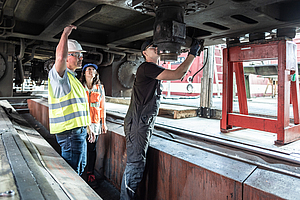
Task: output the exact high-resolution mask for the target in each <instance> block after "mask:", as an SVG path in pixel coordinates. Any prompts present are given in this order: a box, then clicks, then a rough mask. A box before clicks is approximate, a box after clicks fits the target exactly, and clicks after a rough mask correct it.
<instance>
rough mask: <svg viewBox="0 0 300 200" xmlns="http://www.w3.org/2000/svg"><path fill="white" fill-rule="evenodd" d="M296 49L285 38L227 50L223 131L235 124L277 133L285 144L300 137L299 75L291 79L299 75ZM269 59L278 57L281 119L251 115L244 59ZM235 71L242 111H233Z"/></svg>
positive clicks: (224, 72) (225, 52) (221, 124)
mask: <svg viewBox="0 0 300 200" xmlns="http://www.w3.org/2000/svg"><path fill="white" fill-rule="evenodd" d="M296 48H297V47H296V44H295V43H294V42H292V41H288V40H286V39H281V40H272V41H264V42H261V43H255V44H245V45H240V46H233V47H228V48H226V49H224V50H223V55H224V59H223V94H222V119H221V121H220V128H221V132H223V133H224V132H230V131H232V130H233V127H234V126H235V127H242V128H250V129H255V130H261V131H267V132H272V133H277V140H276V141H275V144H281V145H282V144H287V143H289V142H292V141H295V140H298V139H300V125H299V119H300V117H299V113H300V112H299V109H300V106H299V105H300V104H299V103H300V101H299V87H297V86H298V85H299V81H298V77H297V78H296V81H291V75H292V74H294V73H295V74H296V75H298V66H297V54H296V52H297V49H296ZM266 59H269V60H270V59H278V107H277V119H270V118H264V117H255V116H249V115H248V106H247V97H246V88H245V78H244V70H243V61H251V60H266ZM233 72H235V75H236V84H237V94H238V101H239V109H240V114H235V113H232V106H233ZM290 92H291V93H290ZM290 98H291V99H290ZM290 100H291V103H292V104H293V113H294V124H290V118H289V113H290V110H289V109H290Z"/></svg>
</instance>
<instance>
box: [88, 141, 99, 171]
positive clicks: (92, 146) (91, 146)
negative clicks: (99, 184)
mask: <svg viewBox="0 0 300 200" xmlns="http://www.w3.org/2000/svg"><path fill="white" fill-rule="evenodd" d="M97 139H98V135H96V140H95V142H94V143H90V142H89V141H87V165H86V168H87V172H88V173H92V174H94V167H95V162H96V144H97Z"/></svg>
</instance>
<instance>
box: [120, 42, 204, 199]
mask: <svg viewBox="0 0 300 200" xmlns="http://www.w3.org/2000/svg"><path fill="white" fill-rule="evenodd" d="M199 49H200V45H199V42H198V41H197V40H193V43H192V46H191V48H190V52H189V54H188V56H187V58H186V59H185V61H184V62H183V63H182V64H181V65H179V66H178V67H177V68H176V70H170V69H165V68H163V67H161V66H158V65H157V64H158V59H159V55H158V54H157V48H156V47H155V46H154V45H153V42H152V41H151V40H147V41H145V42H144V43H143V45H142V47H141V50H142V55H143V56H144V58H145V60H146V61H145V62H144V63H142V64H141V65H140V66H139V68H138V69H137V72H136V78H135V81H134V85H133V89H132V95H131V102H130V105H129V108H128V111H127V114H126V117H125V119H124V131H125V136H126V148H127V163H126V168H125V172H124V175H123V179H122V184H121V194H120V200H125V199H126V200H127V199H135V198H136V194H135V193H136V190H137V187H138V184H139V183H140V182H141V180H142V178H143V173H144V170H145V166H146V154H147V150H148V146H149V142H150V138H151V135H152V132H153V128H154V123H155V119H156V116H157V114H158V110H159V105H160V94H161V89H160V82H161V80H178V79H181V78H182V77H183V76H184V75H185V74H186V72H187V71H188V69H189V68H190V66H191V65H192V63H193V61H194V59H195V57H196V55H197V53H198V51H199Z"/></svg>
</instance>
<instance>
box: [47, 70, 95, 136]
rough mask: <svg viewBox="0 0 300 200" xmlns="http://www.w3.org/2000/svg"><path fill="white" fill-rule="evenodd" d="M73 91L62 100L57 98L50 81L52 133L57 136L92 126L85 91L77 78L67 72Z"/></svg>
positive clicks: (49, 102)
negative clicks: (64, 132) (78, 128)
mask: <svg viewBox="0 0 300 200" xmlns="http://www.w3.org/2000/svg"><path fill="white" fill-rule="evenodd" d="M67 75H68V78H69V81H70V85H71V91H70V92H69V93H68V94H67V95H65V96H63V97H60V98H55V97H54V95H53V90H52V87H51V84H50V80H48V83H49V87H48V92H49V95H48V104H49V125H50V133H51V134H57V133H61V132H63V131H66V130H71V129H74V128H77V127H82V126H87V125H89V124H90V117H89V108H88V102H87V97H86V93H85V90H84V88H83V86H82V85H81V83H80V82H79V81H78V79H77V78H75V77H74V76H72V74H70V72H67Z"/></svg>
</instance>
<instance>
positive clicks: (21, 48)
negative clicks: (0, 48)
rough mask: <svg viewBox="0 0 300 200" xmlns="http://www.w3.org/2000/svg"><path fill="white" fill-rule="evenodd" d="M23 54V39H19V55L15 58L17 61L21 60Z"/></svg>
mask: <svg viewBox="0 0 300 200" xmlns="http://www.w3.org/2000/svg"><path fill="white" fill-rule="evenodd" d="M24 52H25V40H24V39H23V38H21V39H20V54H19V55H18V56H17V59H18V60H22V59H23V57H24Z"/></svg>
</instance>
